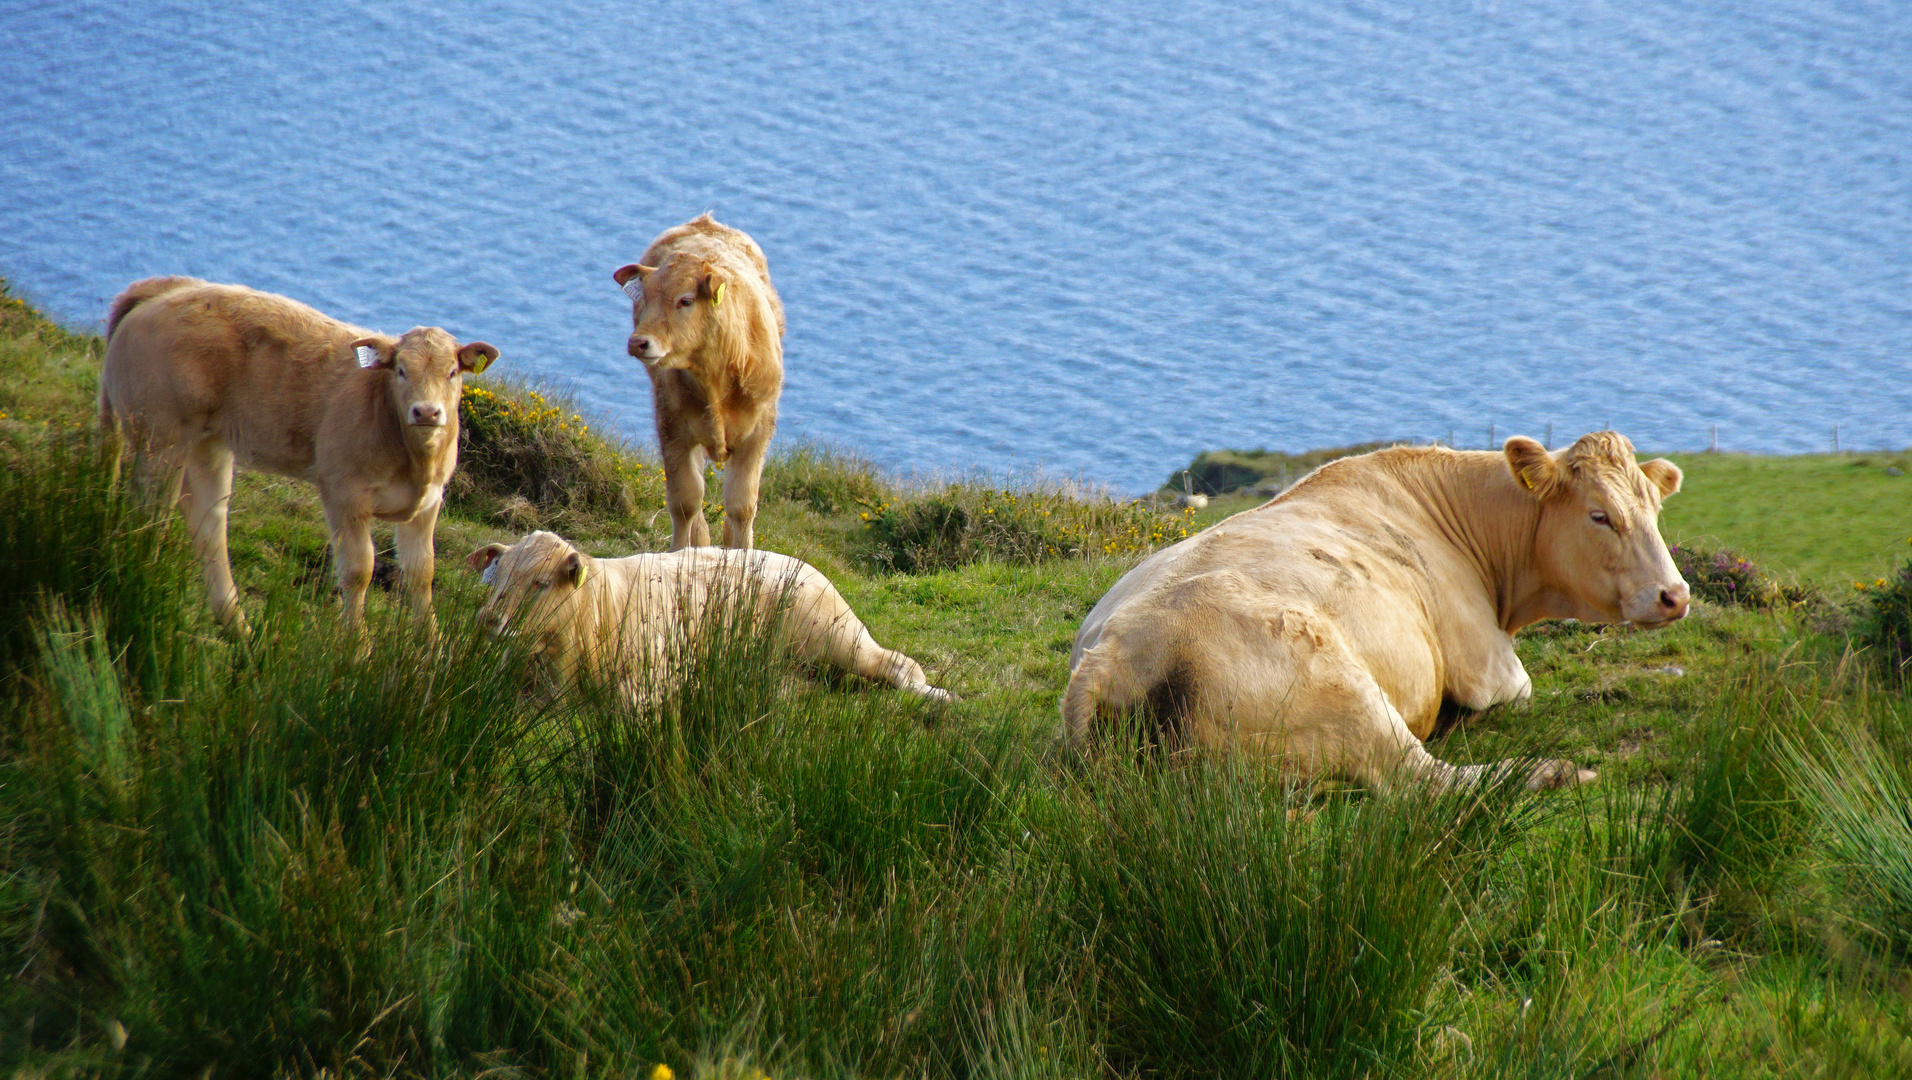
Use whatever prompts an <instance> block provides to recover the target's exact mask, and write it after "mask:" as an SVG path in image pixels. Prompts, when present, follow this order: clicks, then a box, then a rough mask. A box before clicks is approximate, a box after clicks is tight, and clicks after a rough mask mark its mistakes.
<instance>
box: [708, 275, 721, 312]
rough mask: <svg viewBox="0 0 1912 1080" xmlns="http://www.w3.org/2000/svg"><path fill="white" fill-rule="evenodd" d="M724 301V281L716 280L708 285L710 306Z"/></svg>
mask: <svg viewBox="0 0 1912 1080" xmlns="http://www.w3.org/2000/svg"><path fill="white" fill-rule="evenodd" d="M723 302H724V283H723V282H721V281H720V282H718V283H717V284H715V285H712V286H711V287H710V306H711V307H716V306H717V305H718V304H721V303H723Z"/></svg>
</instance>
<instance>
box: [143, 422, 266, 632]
mask: <svg viewBox="0 0 1912 1080" xmlns="http://www.w3.org/2000/svg"><path fill="white" fill-rule="evenodd" d="M162 467H163V466H162ZM232 470H233V458H232V451H231V450H230V449H228V448H227V447H226V445H225V444H224V443H222V442H220V441H219V440H217V439H202V440H200V441H199V442H198V443H196V444H195V445H194V446H193V447H192V449H190V450H188V451H187V452H186V455H185V470H184V482H183V485H182V490H181V491H180V495H179V509H180V511H181V512H182V513H183V514H185V515H186V531H187V533H188V534H189V535H191V536H192V538H193V550H194V551H195V552H197V553H198V555H199V566H200V571H201V573H202V574H203V575H204V576H205V579H206V599H207V601H208V602H209V603H210V604H211V605H212V614H213V618H214V619H216V620H218V622H219V625H221V626H223V627H225V628H226V630H227V631H228V632H230V633H232V634H234V635H236V636H239V637H244V636H245V635H246V634H247V632H248V630H247V626H246V615H245V612H243V611H241V610H240V609H239V590H238V588H237V587H235V586H234V585H233V582H232V564H231V562H230V561H229V560H228V558H227V553H226V518H227V515H228V512H229V509H230V507H231V505H232Z"/></svg>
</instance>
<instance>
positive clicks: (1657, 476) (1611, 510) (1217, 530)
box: [1062, 432, 1687, 787]
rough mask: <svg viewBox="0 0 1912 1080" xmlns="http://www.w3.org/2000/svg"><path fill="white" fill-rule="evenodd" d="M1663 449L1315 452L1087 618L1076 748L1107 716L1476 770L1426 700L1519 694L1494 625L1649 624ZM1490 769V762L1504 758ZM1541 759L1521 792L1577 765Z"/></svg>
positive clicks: (1679, 588) (1676, 578) (1140, 572)
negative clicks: (1305, 470) (1298, 472)
mask: <svg viewBox="0 0 1912 1080" xmlns="http://www.w3.org/2000/svg"><path fill="white" fill-rule="evenodd" d="M1679 485H1680V471H1679V469H1678V468H1677V467H1676V466H1674V465H1673V464H1672V463H1671V462H1668V461H1665V460H1654V461H1649V462H1646V463H1645V464H1644V465H1636V464H1635V462H1634V457H1633V447H1632V444H1630V443H1628V442H1627V440H1626V439H1625V438H1623V437H1622V436H1620V435H1617V434H1615V433H1613V432H1599V433H1596V434H1592V435H1588V436H1585V437H1584V438H1582V439H1580V440H1579V441H1578V442H1576V443H1574V444H1573V445H1572V446H1571V447H1569V448H1567V449H1565V450H1561V451H1557V452H1554V453H1551V454H1549V453H1547V452H1546V451H1545V450H1543V449H1542V448H1541V446H1540V444H1539V443H1536V442H1534V441H1533V440H1531V439H1525V438H1515V439H1510V440H1508V442H1507V446H1506V449H1505V452H1504V453H1493V452H1491V451H1478V452H1466V453H1463V452H1457V451H1453V450H1447V449H1443V448H1436V447H1399V448H1395V449H1392V450H1382V451H1379V452H1376V453H1372V454H1366V455H1362V456H1360V457H1354V458H1346V459H1343V460H1341V461H1336V462H1333V463H1330V464H1328V465H1325V466H1323V467H1322V468H1321V469H1319V470H1318V471H1316V472H1315V473H1313V474H1311V475H1310V476H1309V477H1307V478H1306V479H1304V480H1303V481H1302V482H1301V483H1299V484H1297V485H1295V486H1294V487H1293V488H1291V489H1289V491H1288V492H1286V493H1285V494H1283V495H1281V496H1280V497H1278V498H1276V499H1274V500H1273V501H1271V502H1269V503H1267V504H1266V505H1263V506H1261V507H1257V508H1255V509H1253V510H1248V511H1244V512H1243V513H1240V514H1237V515H1235V516H1234V517H1231V518H1229V519H1228V520H1226V521H1223V522H1221V523H1219V524H1217V525H1215V526H1214V527H1212V528H1210V529H1208V530H1206V531H1204V532H1202V533H1199V534H1197V535H1196V536H1192V537H1190V538H1189V539H1187V540H1184V541H1182V542H1181V543H1178V544H1175V545H1174V546H1172V547H1168V548H1165V549H1163V550H1161V551H1159V552H1156V553H1155V554H1154V555H1151V556H1150V557H1149V558H1147V559H1145V560H1143V561H1142V562H1141V564H1139V565H1138V566H1136V567H1135V569H1133V570H1131V571H1129V573H1128V574H1126V575H1125V576H1124V577H1123V578H1122V579H1121V580H1120V581H1118V582H1117V583H1116V585H1115V587H1114V588H1113V589H1111V590H1109V593H1108V595H1106V596H1104V597H1103V598H1102V600H1101V602H1100V603H1098V604H1096V606H1095V608H1094V610H1092V611H1091V612H1090V613H1089V616H1088V618H1087V619H1086V620H1085V621H1084V622H1083V624H1082V629H1081V631H1080V632H1079V633H1078V634H1077V635H1076V641H1075V648H1074V651H1073V653H1072V655H1071V657H1070V665H1069V666H1070V672H1071V674H1070V678H1069V687H1068V691H1067V693H1066V695H1065V696H1064V698H1063V703H1062V714H1063V723H1064V734H1065V737H1066V738H1068V739H1069V740H1071V741H1073V742H1076V743H1080V742H1082V741H1083V740H1084V739H1086V738H1087V737H1088V736H1089V734H1090V733H1091V731H1092V729H1094V728H1096V727H1098V726H1108V725H1110V724H1113V723H1117V722H1119V721H1121V720H1122V719H1123V718H1124V717H1137V718H1140V719H1141V720H1142V722H1144V723H1149V724H1153V725H1156V726H1158V727H1159V728H1160V729H1162V730H1163V731H1164V732H1166V736H1167V738H1168V739H1169V741H1170V742H1171V743H1174V744H1179V745H1219V746H1246V747H1253V748H1255V749H1257V750H1260V751H1263V752H1266V753H1268V754H1271V755H1275V756H1278V757H1280V758H1282V759H1283V760H1284V761H1286V762H1288V763H1289V764H1290V765H1291V766H1292V767H1293V768H1295V769H1297V770H1298V771H1301V772H1304V773H1319V774H1329V775H1340V776H1347V777H1352V778H1356V779H1360V780H1364V781H1366V782H1368V783H1371V784H1375V785H1379V786H1386V785H1387V784H1389V783H1391V782H1394V781H1396V780H1397V778H1398V777H1400V776H1402V775H1405V776H1406V777H1409V778H1413V779H1419V780H1424V781H1431V782H1435V783H1438V784H1471V783H1478V782H1479V781H1481V780H1482V779H1483V778H1484V777H1486V776H1489V775H1499V774H1498V773H1494V772H1492V771H1491V770H1492V769H1494V768H1495V767H1493V766H1483V765H1472V766H1465V767H1458V768H1457V767H1454V766H1450V765H1447V764H1445V763H1443V762H1440V761H1437V760H1435V759H1434V758H1433V757H1432V756H1431V755H1430V754H1428V752H1427V751H1426V749H1425V748H1424V747H1423V746H1422V744H1421V741H1422V740H1423V739H1425V738H1426V737H1427V736H1428V735H1429V734H1431V733H1432V732H1433V729H1434V725H1435V721H1436V717H1437V715H1438V714H1439V712H1440V710H1441V707H1442V704H1443V703H1444V702H1451V703H1452V704H1454V705H1457V706H1460V707H1461V708H1463V709H1473V710H1477V709H1485V708H1487V707H1489V706H1491V705H1495V704H1498V703H1501V702H1509V701H1518V700H1521V699H1524V698H1526V697H1528V696H1530V695H1531V693H1532V685H1531V683H1530V682H1529V681H1528V678H1527V672H1526V670H1525V669H1524V668H1523V667H1522V666H1521V663H1520V660H1519V658H1518V657H1517V656H1515V654H1514V642H1513V637H1512V634H1513V632H1514V631H1515V630H1518V629H1519V628H1520V627H1522V626H1525V625H1527V624H1528V623H1531V622H1534V621H1535V620H1538V619H1546V618H1575V619H1580V620H1583V621H1587V622H1601V623H1614V622H1621V621H1627V622H1633V623H1635V624H1638V625H1642V626H1659V625H1663V624H1665V623H1667V622H1670V621H1672V620H1674V619H1678V618H1681V617H1683V616H1684V615H1685V614H1686V609H1687V586H1686V583H1685V582H1684V581H1682V580H1681V578H1680V575H1679V572H1678V571H1677V570H1676V569H1675V568H1674V566H1673V561H1672V558H1671V557H1670V556H1669V555H1668V553H1667V550H1666V545H1665V544H1664V543H1663V542H1662V541H1661V539H1660V534H1659V529H1658V516H1659V509H1660V501H1661V499H1662V498H1664V497H1665V496H1667V495H1670V494H1672V493H1673V492H1675V491H1678V490H1679ZM1511 767H1513V766H1512V765H1509V764H1504V765H1503V766H1502V768H1511ZM1591 778H1592V773H1590V772H1586V771H1584V770H1575V769H1574V768H1573V767H1572V765H1571V764H1569V763H1566V762H1541V763H1540V764H1539V765H1537V766H1535V767H1534V768H1533V769H1532V771H1531V773H1530V775H1529V782H1530V784H1532V785H1533V786H1535V787H1544V786H1552V785H1554V784H1559V783H1565V782H1572V781H1574V780H1581V779H1591Z"/></svg>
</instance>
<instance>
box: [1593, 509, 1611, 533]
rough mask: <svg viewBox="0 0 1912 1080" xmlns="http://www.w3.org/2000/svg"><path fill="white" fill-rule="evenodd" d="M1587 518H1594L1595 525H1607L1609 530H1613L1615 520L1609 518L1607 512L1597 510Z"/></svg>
mask: <svg viewBox="0 0 1912 1080" xmlns="http://www.w3.org/2000/svg"><path fill="white" fill-rule="evenodd" d="M1587 516H1588V517H1591V518H1593V523H1594V524H1595V525H1605V526H1606V527H1607V528H1609V529H1611V528H1613V519H1611V518H1609V517H1607V512H1606V511H1605V510H1595V511H1594V512H1593V513H1591V514H1589V515H1587Z"/></svg>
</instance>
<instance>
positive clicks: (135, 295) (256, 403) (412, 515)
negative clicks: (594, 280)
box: [99, 277, 498, 633]
mask: <svg viewBox="0 0 1912 1080" xmlns="http://www.w3.org/2000/svg"><path fill="white" fill-rule="evenodd" d="M497 356H498V350H496V349H494V348H492V347H491V346H490V345H487V344H485V343H484V342H482V341H475V342H472V343H471V344H469V345H465V346H463V347H460V346H459V344H458V343H457V342H456V341H454V340H453V339H452V337H451V335H450V334H447V333H445V332H444V331H443V330H440V329H438V328H436V327H417V328H415V329H413V330H410V331H408V332H407V333H406V334H405V335H404V336H403V337H399V338H392V337H389V336H387V335H383V334H376V333H373V332H371V331H369V330H364V329H360V328H359V327H356V326H348V325H347V324H345V323H342V322H339V321H338V320H336V319H332V318H328V317H327V316H325V315H322V314H320V313H319V312H317V311H314V310H313V309H311V308H309V307H307V306H305V305H304V304H301V303H298V302H297V301H294V300H289V299H287V298H285V297H283V296H275V295H273V294H271V293H263V292H259V291H257V290H254V289H248V288H246V287H244V286H242V285H213V284H208V283H207V282H204V281H198V280H195V279H193V278H178V277H172V278H150V279H147V280H145V281H139V282H135V283H133V284H132V285H131V286H129V287H128V288H127V290H126V291H125V292H124V293H121V294H120V296H119V297H118V298H117V299H115V300H114V301H113V306H112V310H111V312H110V314H109V315H108V318H107V344H106V361H105V365H104V367H103V368H102V370H101V372H100V400H99V412H100V423H101V425H102V427H103V428H104V429H106V430H107V431H108V432H111V433H117V434H118V435H121V436H124V437H125V438H126V439H127V440H129V441H131V442H132V443H133V445H134V447H135V449H137V450H139V451H141V452H142V453H143V454H144V455H145V456H144V457H143V459H142V460H143V461H144V463H145V468H146V470H147V472H148V479H149V480H152V481H164V482H168V483H171V482H173V481H174V480H175V478H180V479H182V480H183V483H182V486H181V490H180V494H179V507H180V510H181V511H182V512H183V513H184V514H185V515H186V521H187V525H188V528H189V529H190V531H191V533H192V538H193V545H194V547H195V549H196V550H197V551H198V553H199V557H200V562H201V564H202V568H203V570H204V573H205V578H206V589H207V592H208V594H209V597H210V599H211V602H212V609H213V614H214V615H215V616H217V617H218V619H219V621H220V622H221V623H222V624H224V625H226V626H227V627H228V628H230V629H232V630H233V631H235V632H237V633H244V632H245V628H246V620H245V615H244V614H243V613H242V612H241V611H240V609H239V595H238V592H237V590H236V589H234V587H233V583H232V570H231V567H230V566H229V565H228V562H227V556H226V513H227V503H228V502H229V501H230V499H231V497H232V477H233V468H234V466H235V465H240V466H244V467H246V468H249V469H258V470H261V471H263V472H271V473H278V474H280V475H282V476H290V477H294V478H296V479H300V480H306V481H310V482H311V483H313V484H315V485H317V487H318V489H319V497H320V499H321V500H322V501H323V503H324V505H325V518H326V524H327V526H328V528H329V529H330V532H331V538H332V550H333V556H334V561H335V562H336V563H337V564H338V573H339V588H340V590H341V591H342V592H343V594H344V600H345V607H344V613H345V618H346V621H347V622H356V621H357V619H358V617H359V614H360V612H361V610H362V609H363V607H364V602H365V590H366V586H367V585H368V584H369V582H370V581H371V577H372V534H371V523H372V520H373V519H374V518H377V519H378V520H381V521H389V522H393V523H395V526H396V529H395V531H396V534H397V540H398V559H399V566H400V569H401V571H402V573H403V576H404V586H405V596H406V599H407V601H408V602H409V603H410V604H411V605H412V607H413V608H414V610H415V611H416V612H417V613H418V614H419V615H420V616H421V617H423V618H427V619H429V618H430V615H431V590H432V531H433V528H434V526H435V524H436V522H437V520H438V506H439V502H440V500H441V498H442V497H443V492H444V487H445V482H446V481H447V480H449V479H450V478H451V474H452V470H453V468H455V467H456V465H457V463H458V401H459V397H460V395H461V394H462V393H463V391H464V375H465V373H466V372H468V371H482V370H483V369H484V368H485V366H486V365H488V364H489V363H490V362H491V361H492V360H494V359H496V358H497ZM181 473H183V478H182V477H180V474H181Z"/></svg>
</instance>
